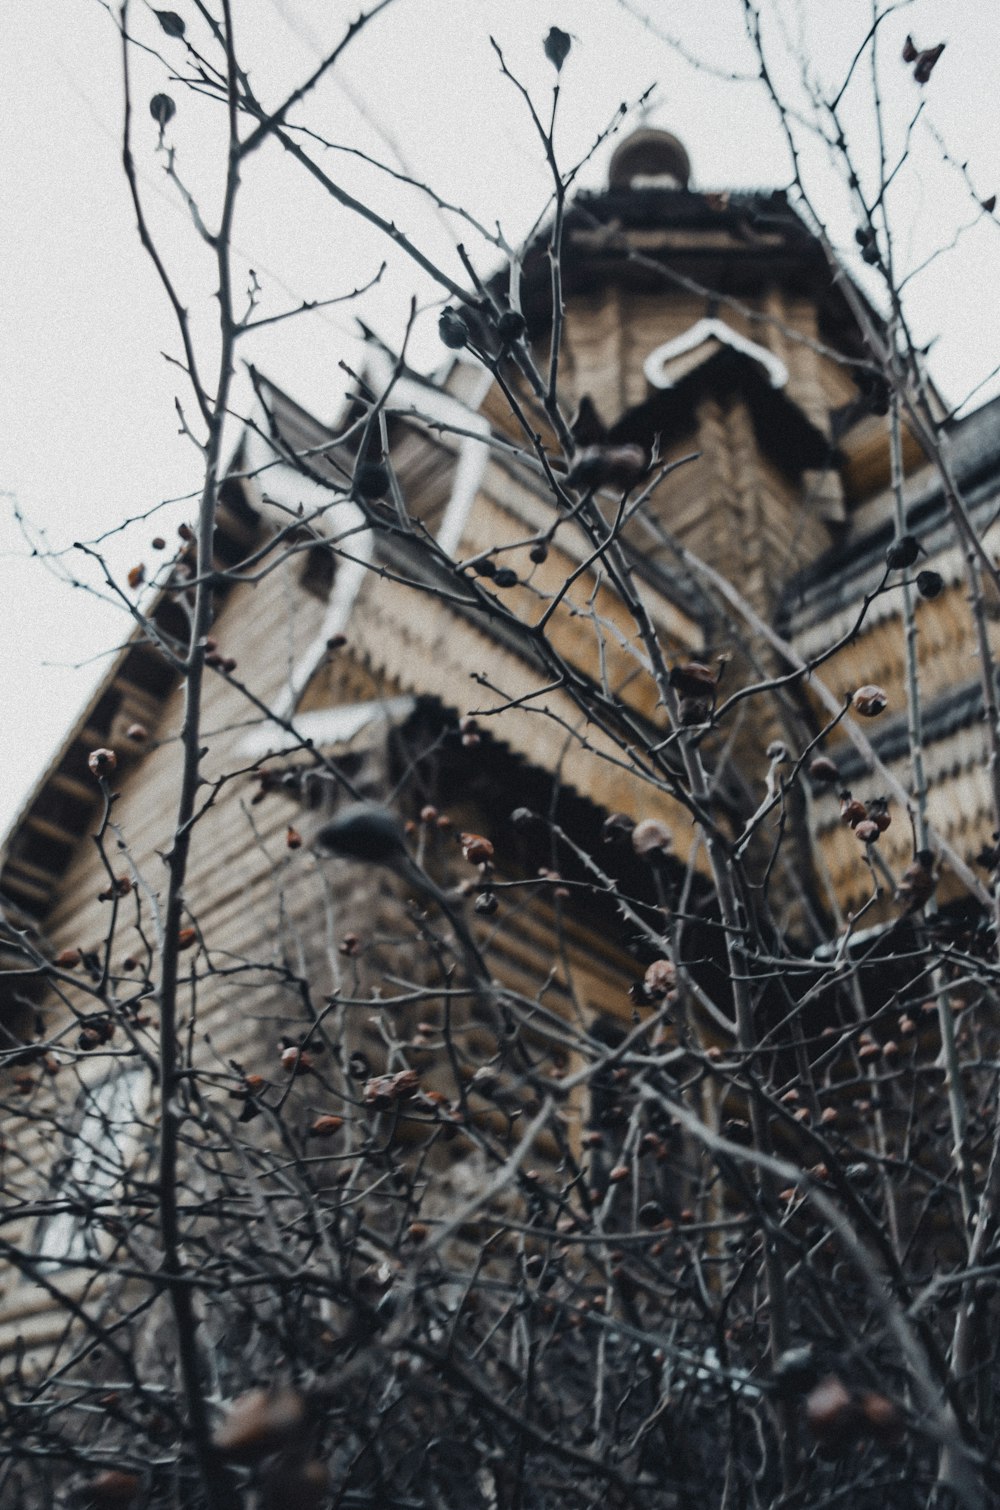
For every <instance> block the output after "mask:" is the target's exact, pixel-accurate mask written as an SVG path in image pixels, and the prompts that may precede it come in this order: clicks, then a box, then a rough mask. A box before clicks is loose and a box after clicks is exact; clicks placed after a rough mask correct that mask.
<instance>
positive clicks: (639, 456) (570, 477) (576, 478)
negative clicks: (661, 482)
mask: <svg viewBox="0 0 1000 1510" xmlns="http://www.w3.org/2000/svg"><path fill="white" fill-rule="evenodd" d="M648 467H649V461H648V458H647V456H646V453H645V451H644V450H643V448H642V447H641V446H636V445H625V446H584V448H583V450H582V451H578V452H577V454H576V456H575V457H574V459H573V466H572V468H571V469H570V471H569V473H568V474H567V477H566V482H567V484H568V485H569V487H571V488H603V487H615V488H622V489H628V488H633V487H635V485H636V483H637V482H638V481H639V480H640V478H641V477H642V476H643V475H644V474H645V472H646V471H647V470H648Z"/></svg>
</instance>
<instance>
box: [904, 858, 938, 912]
mask: <svg viewBox="0 0 1000 1510" xmlns="http://www.w3.org/2000/svg"><path fill="white" fill-rule="evenodd" d="M936 885H937V879H936V877H935V875H934V852H933V850H929V849H920V850H918V851H917V853H916V854H915V855H914V857H913V860H912V862H911V863H910V864H909V865H908V866H907V867H906V869H905V870H904V871H903V874H902V876H901V878H900V882H899V885H898V886H897V887H896V900H897V902H899V903H901V904H902V906H903V908H904V910H905V911H906V912H918V911H919V910H920V908H921V907H923V906H925V905H926V903H927V902H929V901H930V899H931V897H932V896H933V894H934V888H935V886H936Z"/></svg>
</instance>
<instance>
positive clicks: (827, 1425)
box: [806, 1374, 862, 1451]
mask: <svg viewBox="0 0 1000 1510" xmlns="http://www.w3.org/2000/svg"><path fill="white" fill-rule="evenodd" d="M806 1421H807V1422H808V1424H809V1429H810V1431H811V1432H812V1434H813V1436H814V1437H815V1438H816V1440H817V1441H818V1442H820V1443H821V1444H822V1445H823V1446H824V1447H829V1448H833V1449H835V1450H838V1451H843V1450H844V1449H846V1448H847V1447H849V1446H850V1445H851V1443H852V1442H853V1441H854V1440H855V1438H856V1437H857V1436H858V1433H859V1430H860V1427H861V1422H862V1416H861V1412H860V1410H859V1409H858V1406H857V1403H856V1402H855V1400H854V1399H853V1398H852V1396H851V1394H850V1391H849V1390H848V1388H847V1386H846V1385H845V1384H844V1381H843V1380H842V1379H839V1378H838V1377H837V1375H836V1374H828V1375H827V1377H826V1378H825V1379H821V1380H820V1382H819V1383H818V1384H817V1385H816V1386H815V1387H814V1388H813V1389H812V1390H810V1392H809V1394H808V1396H807V1397H806Z"/></svg>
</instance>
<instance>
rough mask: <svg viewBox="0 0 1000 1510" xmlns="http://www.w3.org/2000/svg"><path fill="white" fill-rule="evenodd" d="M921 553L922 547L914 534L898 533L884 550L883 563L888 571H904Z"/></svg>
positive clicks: (922, 551)
mask: <svg viewBox="0 0 1000 1510" xmlns="http://www.w3.org/2000/svg"><path fill="white" fill-rule="evenodd" d="M923 553H924V548H923V546H922V545H921V544H920V541H919V540H918V539H917V537H916V535H900V536H899V538H898V539H897V540H894V541H893V542H892V544H891V545H890V546H889V549H888V550H887V551H886V553H885V564H886V566H888V568H889V570H890V571H904V570H905V569H906V567H908V566H912V565H913V563H914V561H916V559H917V557H918V556H919V555H921V554H923Z"/></svg>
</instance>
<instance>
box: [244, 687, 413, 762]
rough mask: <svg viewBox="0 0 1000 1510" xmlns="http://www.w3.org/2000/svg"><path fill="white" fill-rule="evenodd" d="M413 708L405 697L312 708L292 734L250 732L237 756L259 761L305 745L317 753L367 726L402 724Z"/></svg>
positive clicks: (298, 720) (273, 729) (266, 728)
mask: <svg viewBox="0 0 1000 1510" xmlns="http://www.w3.org/2000/svg"><path fill="white" fill-rule="evenodd" d="M416 705H417V700H416V698H415V697H411V696H409V695H404V696H402V697H380V698H372V699H371V700H370V701H368V702H363V703H341V704H340V705H339V706H337V707H335V708H314V709H313V710H312V712H310V713H300V714H299V715H298V716H297V717H296V719H295V733H294V734H293V733H291V732H290V731H289V730H288V729H282V728H279V727H276V726H274V727H272V726H268V725H264V726H263V727H261V728H256V729H249V730H248V731H247V733H246V734H245V735H244V736H243V739H242V740H241V741H240V753H241V754H242V755H247V756H249V757H250V758H251V759H254V760H259V759H262V758H263V757H266V756H268V755H280V754H282V753H283V752H284V751H286V750H297V749H300V748H301V746H302V744H303V742H304V741H308V742H309V743H310V744H311V745H313V746H314V747H315V748H316V749H324V748H326V747H327V746H329V745H337V744H346V743H347V741H348V740H351V739H353V738H354V736H355V735H356V734H360V733H361V731H362V729H366V728H367V727H368V725H369V724H372V723H375V722H377V721H381V722H385V723H401V722H402V721H403V719H405V718H408V717H409V715H410V714H411V713H412V712H413V710H414V708H415V707H416Z"/></svg>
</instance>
